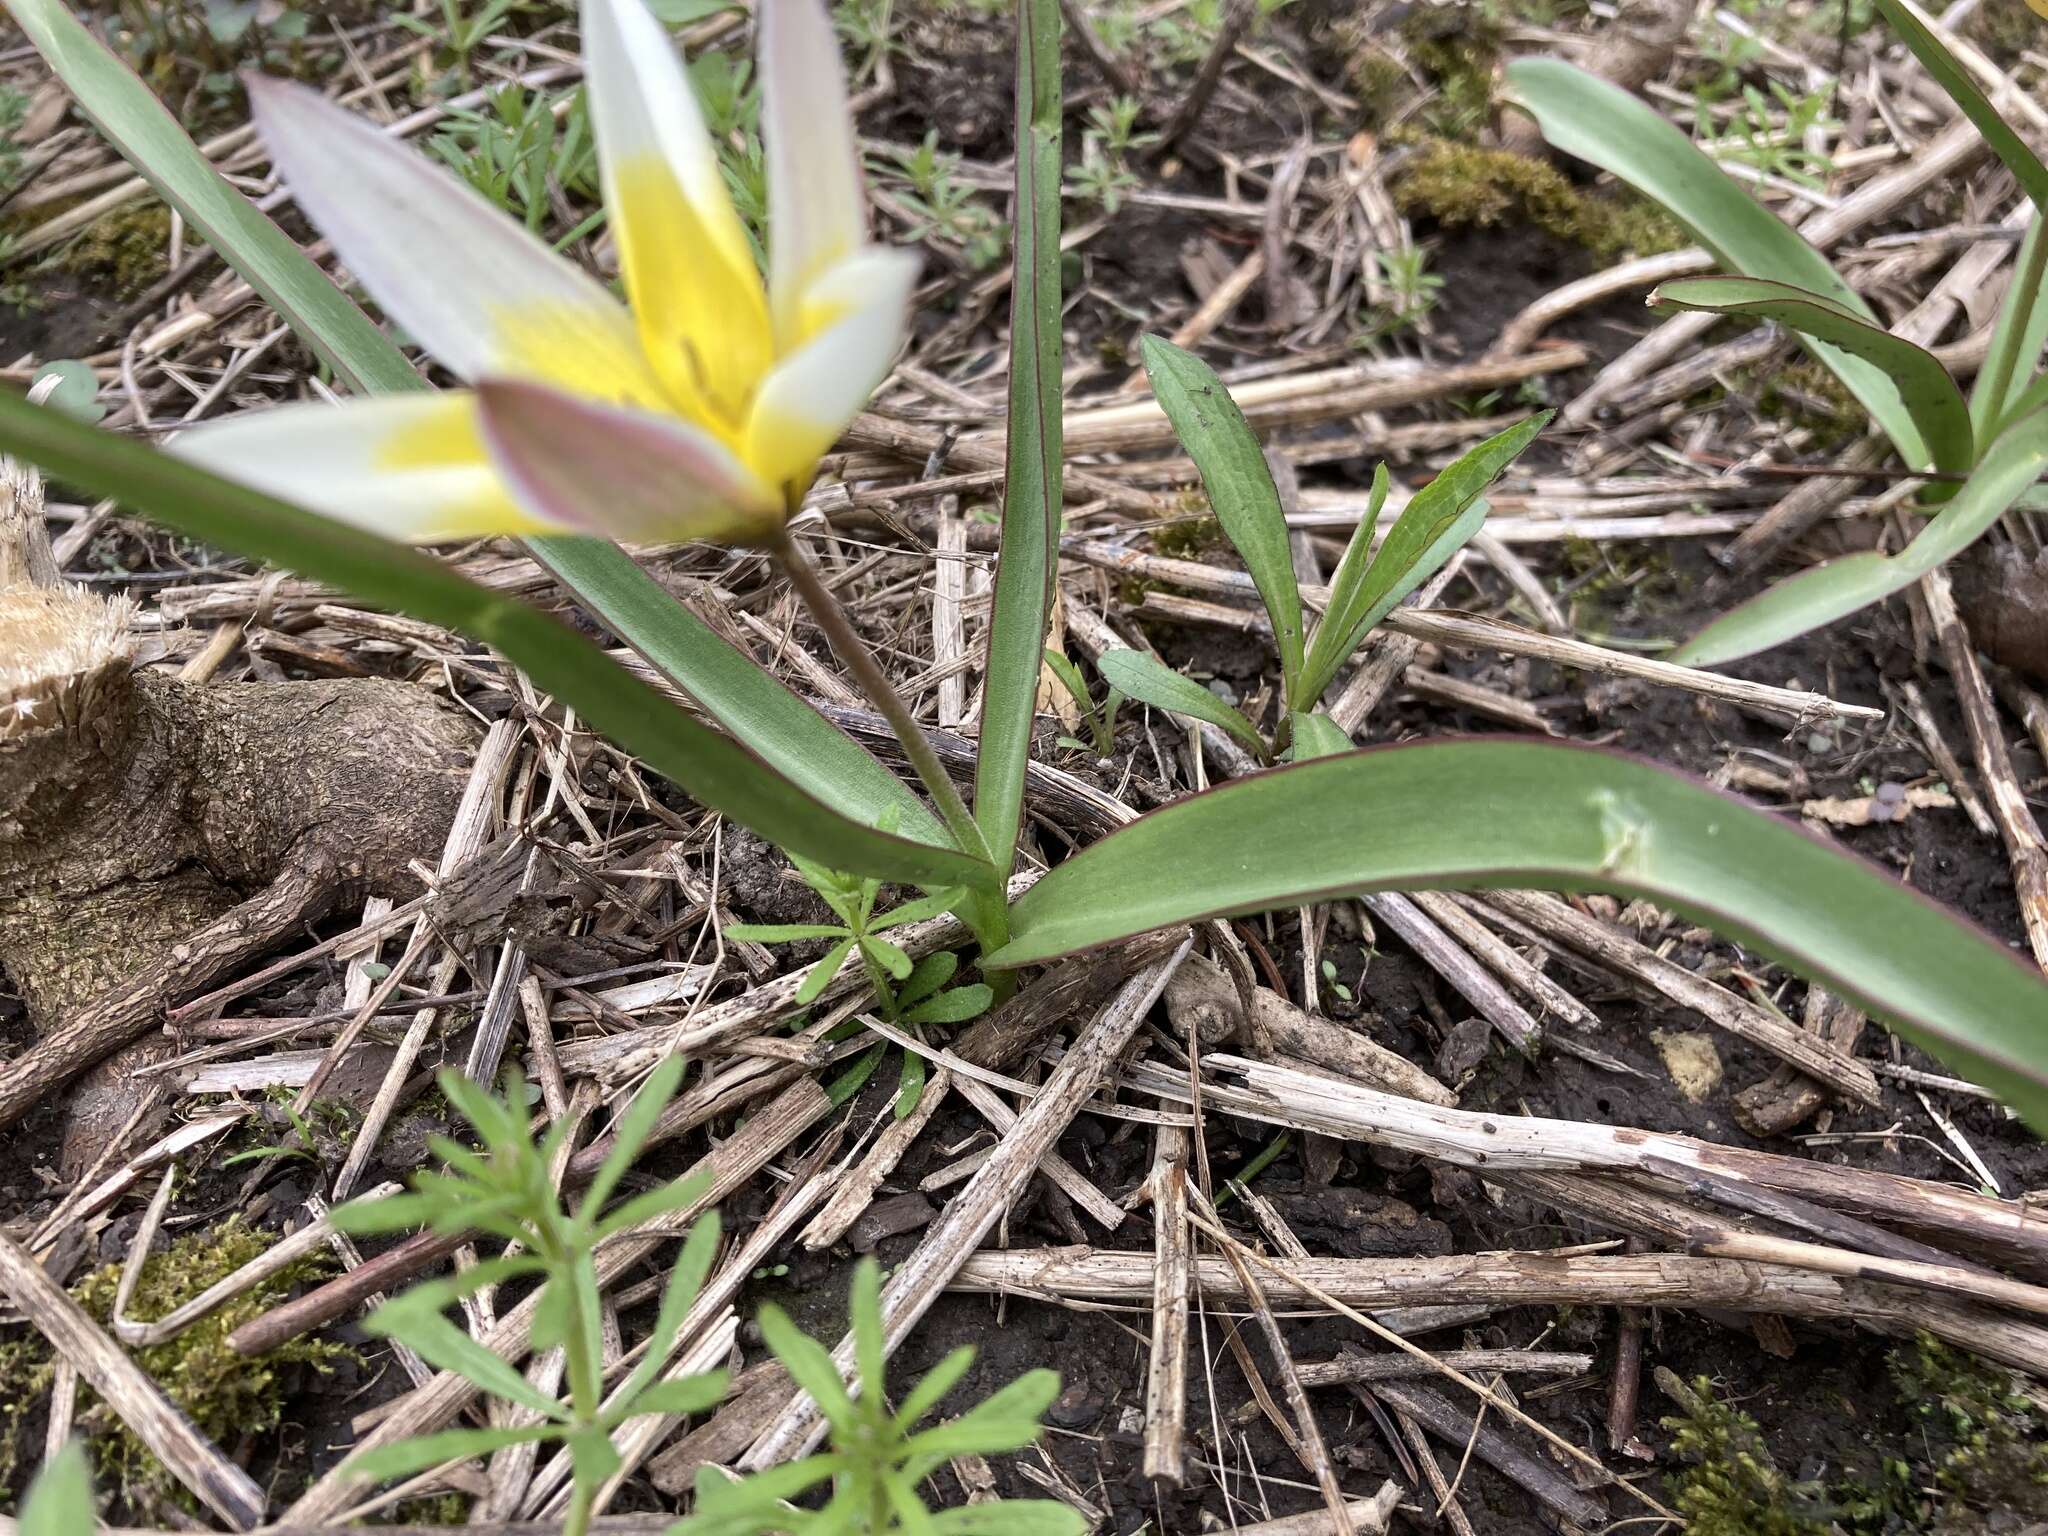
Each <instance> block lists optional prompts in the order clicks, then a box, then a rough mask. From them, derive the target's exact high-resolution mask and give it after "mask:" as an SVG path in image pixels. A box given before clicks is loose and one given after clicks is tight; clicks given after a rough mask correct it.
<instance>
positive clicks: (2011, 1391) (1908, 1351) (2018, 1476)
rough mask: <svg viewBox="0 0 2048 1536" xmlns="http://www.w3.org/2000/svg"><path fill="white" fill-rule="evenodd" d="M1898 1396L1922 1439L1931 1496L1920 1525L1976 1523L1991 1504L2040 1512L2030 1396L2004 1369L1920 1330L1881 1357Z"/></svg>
mask: <svg viewBox="0 0 2048 1536" xmlns="http://www.w3.org/2000/svg"><path fill="white" fill-rule="evenodd" d="M1886 1364H1887V1365H1888V1366H1889V1368H1890V1370H1891V1375H1892V1382H1893V1384H1894V1385H1895V1386H1896V1387H1897V1388H1898V1393H1899V1401H1900V1402H1901V1403H1902V1404H1904V1405H1905V1408H1906V1411H1907V1412H1908V1413H1910V1414H1911V1415H1912V1416H1913V1417H1914V1419H1915V1420H1917V1421H1918V1423H1919V1425H1920V1427H1921V1429H1922V1431H1923V1433H1924V1434H1925V1436H1926V1443H1927V1445H1928V1447H1929V1453H1930V1454H1929V1465H1930V1471H1931V1476H1929V1477H1924V1478H1923V1479H1921V1481H1922V1482H1923V1483H1931V1484H1932V1486H1933V1488H1934V1491H1935V1493H1936V1495H1937V1496H1938V1499H1939V1503H1938V1506H1937V1507H1936V1508H1934V1509H1933V1510H1932V1511H1930V1520H1929V1523H1928V1525H1927V1527H1926V1528H1927V1529H1929V1530H1931V1531H1937V1532H1951V1531H1953V1532H1961V1531H1971V1530H1979V1529H1982V1528H1983V1519H1984V1516H1985V1515H1987V1514H1989V1513H1992V1512H1994V1511H1997V1512H2001V1513H2005V1514H2010V1515H2012V1516H2014V1517H2016V1518H2017V1519H2018V1520H2020V1521H2026V1520H2039V1519H2041V1518H2043V1517H2044V1516H2048V1444H2044V1443H2043V1441H2042V1438H2041V1436H2042V1430H2043V1427H2044V1426H2043V1424H2042V1422H2041V1419H2040V1416H2039V1415H2038V1414H2037V1413H2036V1412H2035V1409H2034V1405H2033V1403H2032V1401H2031V1400H2030V1399H2029V1398H2028V1397H2027V1396H2026V1395H2025V1394H2023V1393H2021V1392H2020V1391H2018V1390H2017V1389H2016V1388H2015V1385H2014V1382H2013V1377H2012V1373H2011V1372H2010V1371H2002V1370H1999V1369H1998V1368H1996V1367H1995V1366H1990V1365H1987V1364H1985V1363H1984V1362H1983V1361H1982V1360H1979V1359H1978V1358H1977V1357H1976V1356H1974V1355H1968V1354H1964V1353H1963V1352H1961V1351H1960V1350H1954V1349H1950V1348H1948V1347H1947V1346H1946V1345H1944V1344H1942V1343H1940V1342H1939V1341H1938V1340H1936V1339H1934V1338H1932V1337H1930V1336H1929V1335H1927V1334H1925V1333H1923V1334H1921V1335H1920V1336H1919V1337H1918V1338H1917V1339H1916V1340H1915V1341H1914V1343H1913V1344H1912V1345H1910V1346H1908V1345H1903V1344H1902V1345H1900V1346H1898V1347H1897V1348H1895V1349H1894V1350H1892V1352H1891V1354H1890V1356H1889V1357H1888V1358H1887V1360H1886Z"/></svg>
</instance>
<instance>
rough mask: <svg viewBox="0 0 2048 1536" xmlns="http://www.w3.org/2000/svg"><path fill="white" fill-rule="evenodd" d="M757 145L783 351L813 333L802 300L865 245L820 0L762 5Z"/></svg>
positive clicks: (842, 86) (855, 157) (853, 152)
mask: <svg viewBox="0 0 2048 1536" xmlns="http://www.w3.org/2000/svg"><path fill="white" fill-rule="evenodd" d="M757 14H758V15H759V17H760V30H761V44H760V60H761V141H762V147H763V149H764V150H765V151H766V154H767V161H768V302H769V307H770V310H771V311H772V313H773V314H774V316H775V339H776V345H777V347H778V349H779V350H781V351H783V352H791V351H794V350H795V349H796V348H797V347H798V346H800V345H801V344H802V343H803V342H805V341H807V340H809V339H810V338H811V336H813V335H815V334H816V332H815V331H814V330H808V329H806V328H805V326H804V323H803V314H802V306H803V297H804V294H805V293H806V292H807V291H808V290H809V289H810V288H811V286H812V285H813V284H814V283H816V282H817V281H818V279H819V278H820V277H822V276H824V274H825V273H827V272H829V271H830V270H831V269H832V268H834V267H836V266H838V265H839V264H840V263H841V262H843V261H845V260H846V259H847V258H848V257H849V256H851V255H853V253H854V252H855V251H857V250H858V249H859V248H860V247H861V246H862V245H863V244H864V243H865V242H866V240H867V233H868V224H867V194H866V191H865V190H864V189H863V187H862V185H861V173H860V148H859V144H858V142H857V141H856V140H855V138H854V131H853V114H852V113H851V112H850V111H849V110H848V108H847V104H846V79H845V74H844V71H843V70H842V68H841V65H840V60H839V40H838V38H837V37H836V36H835V35H834V33H833V30H832V20H831V18H830V17H829V16H827V15H826V14H825V7H824V6H823V5H822V4H821V3H820V0H760V3H759V5H758V7H757Z"/></svg>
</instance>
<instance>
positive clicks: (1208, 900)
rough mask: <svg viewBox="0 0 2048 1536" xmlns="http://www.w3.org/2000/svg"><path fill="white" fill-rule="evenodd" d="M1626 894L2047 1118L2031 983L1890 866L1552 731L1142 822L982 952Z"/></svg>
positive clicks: (1077, 868)
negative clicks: (1338, 906) (1457, 903)
mask: <svg viewBox="0 0 2048 1536" xmlns="http://www.w3.org/2000/svg"><path fill="white" fill-rule="evenodd" d="M1532 887H1533V888H1539V889H1547V890H1568V891H1582V890H1600V891H1614V892H1618V893H1621V894H1624V895H1628V896H1640V897H1643V898H1645V899H1647V900H1649V901H1654V902H1656V903H1657V904H1658V905H1660V906H1665V907H1669V908H1671V909H1673V910H1675V911H1678V912H1681V913H1683V914H1685V915H1686V916H1687V917H1689V918H1691V919H1693V920H1694V921H1696V922H1699V923H1703V924H1705V925H1707V926H1708V927H1711V928H1713V929H1715V930H1716V931H1718V932H1720V933H1722V934H1724V935H1726V936H1727V937H1729V938H1731V939H1734V940H1735V941H1737V942H1738V943H1742V944H1745V945H1748V946H1750V947H1752V948H1754V949H1756V950H1758V951H1760V952H1761V953H1763V954H1765V955H1768V956H1770V957H1772V958H1773V959H1776V960H1778V961H1780V962H1781V963H1783V964H1785V965H1787V966H1789V967H1791V968H1792V969H1793V970H1795V971H1798V972H1799V973H1801V974H1802V975H1804V976H1807V977H1809V978H1811V979H1813V980H1816V981H1819V982H1821V983H1822V984H1824V985H1825V986H1827V987H1828V988H1829V990H1831V991H1834V992H1838V993H1839V994H1841V995H1842V996H1843V997H1846V998H1848V999H1850V1000H1851V1001H1853V1002H1854V1003H1855V1004H1856V1005H1857V1006H1858V1007H1859V1008H1862V1009H1864V1010H1866V1011H1867V1012H1869V1013H1870V1014H1871V1015H1873V1016H1874V1017H1877V1018H1880V1019H1883V1020H1885V1021H1886V1022H1888V1023H1890V1024H1892V1025H1893V1026H1895V1027H1896V1028H1897V1029H1898V1030H1899V1031H1900V1032H1901V1033H1902V1034H1904V1035H1906V1036H1907V1037H1908V1038H1910V1039H1911V1040H1913V1041H1914V1043H1916V1044H1918V1045H1920V1046H1922V1047H1924V1048H1925V1049H1927V1050H1929V1051H1932V1052H1933V1053H1934V1054H1935V1055H1937V1056H1939V1057H1940V1058H1941V1059H1942V1060H1943V1061H1945V1062H1946V1063H1947V1064H1948V1066H1949V1067H1950V1068H1952V1069H1953V1070H1955V1071H1956V1072H1958V1073H1961V1074H1962V1075H1964V1076H1966V1077H1968V1078H1969V1079H1970V1080H1971V1081H1973V1082H1978V1083H1982V1084H1984V1085H1985V1086H1986V1087H1988V1088H1991V1089H1992V1090H1993V1091H1995V1092H1997V1093H1998V1094H1999V1095H2000V1096H2001V1097H2002V1098H2004V1099H2005V1100H2006V1102H2007V1103H2009V1104H2011V1105H2012V1106H2013V1107H2014V1108H2015V1109H2017V1110H2019V1111H2020V1113H2021V1114H2023V1115H2024V1116H2026V1118H2027V1119H2028V1121H2029V1122H2030V1123H2031V1124H2032V1125H2034V1126H2035V1127H2036V1128H2037V1129H2048V982H2044V981H2043V979H2042V977H2041V976H2040V974H2039V973H2038V972H2036V971H2033V970H2031V969H2030V968H2029V967H2027V966H2025V965H2022V964H2021V963H2020V962H2019V961H2018V960H2017V959H2015V958H2014V956H2013V955H2012V953H2011V952H2010V951H2009V950H2008V949H2007V948H2006V947H2004V946H2003V945H2000V944H1998V943H1996V942H1994V941H1993V940H1992V939H1990V938H1989V937H1987V936H1986V935H1985V934H1983V933H1982V932H1980V931H1979V930H1978V929H1976V928H1974V927H1972V926H1971V925H1970V924H1968V923H1966V922H1964V921H1963V920H1961V919H1960V918H1958V917H1956V916H1954V915H1953V914H1952V913H1950V912H1948V911H1947V910H1945V909H1944V908H1942V907H1940V906H1937V905H1936V904H1935V903H1933V902H1931V901H1929V900H1927V899H1926V898H1924V897H1922V896H1920V895H1919V894H1917V893H1916V892H1914V891H1913V890H1912V889H1911V888H1910V887H1908V886H1905V885H1902V884H1901V883H1900V882H1898V881H1897V880H1895V879H1893V878H1892V877H1891V876H1890V875H1887V874H1883V873H1880V872H1879V871H1878V870H1876V869H1875V868H1874V867H1872V866H1871V865H1869V864H1866V863H1864V862H1863V861H1862V860H1861V859H1858V858H1856V857H1854V856H1852V855H1850V854H1847V853H1843V852H1841V851H1839V850H1837V849H1835V848H1832V847H1829V846H1827V845H1826V844H1823V843H1822V842H1820V841H1819V840H1818V839H1816V838H1813V837H1810V836H1808V835H1807V834H1806V833H1804V832H1802V831H1800V830H1799V829H1798V828H1796V827H1793V826H1790V825H1787V824H1786V823H1784V822H1782V821H1780V820H1778V819H1776V818H1775V817H1772V816H1768V815H1765V814H1764V813H1763V812H1761V811H1757V810H1754V809H1752V808H1750V807H1749V806H1746V805H1744V804H1742V803H1741V802H1740V801H1738V800H1736V799H1734V798H1732V797H1730V796H1727V795H1723V794H1720V793H1718V792H1717V791H1714V790H1712V789H1709V788H1707V787H1706V786H1705V785H1703V784H1700V783H1698V782H1697V781H1695V780H1693V779H1690V778H1687V777H1685V776H1683V775H1681V774H1677V773H1672V772H1670V771H1668V770H1665V769H1662V768H1658V767H1655V766H1653V765H1652V764H1649V763H1645V762H1642V761H1639V760H1637V759H1634V758H1630V757H1624V756H1621V755H1619V754H1615V753H1608V752H1602V751H1598V750H1595V749H1592V748H1587V747H1577V746H1568V745H1564V744H1559V743H1531V742H1495V741H1479V740H1463V741H1442V742H1429V743H1425V744H1422V745H1417V746H1403V747H1382V748H1377V749H1375V750H1371V751H1365V752H1354V753H1348V754H1346V755H1345V756H1343V757H1328V758H1320V759H1318V760H1317V761H1315V762H1311V763H1299V764H1296V765H1294V766H1292V767H1287V768H1280V769H1276V770H1275V771H1273V772H1271V773H1266V774H1261V775H1259V776H1258V777H1257V778H1253V779H1246V780H1243V781H1240V782H1238V783H1235V784H1230V785H1226V786H1224V787H1223V788H1221V789H1215V790H1211V791H1209V792H1208V793H1206V794H1201V795H1196V796H1194V797H1193V798H1191V799H1187V800H1183V801H1179V802H1177V803H1176V804H1174V805H1170V806H1167V807H1166V808H1165V809H1163V810H1158V811H1154V812H1152V813H1151V814H1149V815H1147V816H1142V817H1140V818H1139V819H1138V820H1137V821H1135V822H1132V823H1131V824H1130V825H1129V826H1127V827H1124V828H1122V829H1121V830H1119V831H1117V832H1115V833H1112V834H1111V835H1110V836H1109V837H1107V838H1104V839H1103V840H1102V841H1101V842H1099V843H1096V844H1095V845H1094V846H1092V847H1090V848H1087V849H1085V850H1083V851H1082V852H1081V853H1079V854H1077V855H1075V856H1074V857H1072V858H1070V859H1068V860H1067V861H1066V862H1065V863H1063V864H1060V865H1057V866H1055V867H1054V869H1053V870H1052V871H1050V872H1049V873H1048V874H1047V875H1046V876H1045V877H1044V878H1042V879H1041V880H1040V881H1039V882H1038V883H1037V884H1036V885H1034V886H1033V887H1032V888H1031V889H1030V890H1029V891H1027V892H1026V893H1025V894H1024V895H1023V896H1022V897H1021V898H1020V899H1019V900H1018V902H1017V903H1016V905H1015V907H1014V908H1013V916H1012V920H1013V926H1012V930H1011V931H1012V938H1011V942H1010V943H1009V944H1008V945H1007V946H1006V947H1005V948H1004V949H1002V950H1001V951H999V952H998V953H996V954H995V955H992V956H990V957H989V959H988V961H986V962H984V963H986V964H993V965H1004V966H1010V965H1024V964H1035V963H1038V962H1040V961H1044V960H1048V959H1051V958H1052V957H1054V956H1056V955H1061V954H1066V953H1069V952H1070V951H1073V950H1077V949H1084V948H1087V947H1089V946H1091V945H1096V944H1104V943H1109V942H1111V941H1113V940H1116V939H1121V938H1127V937H1129V936H1130V935H1132V934H1136V933H1143V932H1145V931H1147V930H1149V929H1153V928H1158V927H1163V926H1165V925H1167V924H1170V923H1181V922H1186V921H1189V920H1190V919H1193V918H1197V917H1211V916H1219V915H1223V914H1226V913H1243V912H1258V911H1265V910H1268V909H1271V908H1276V907H1292V906H1296V905H1299V904H1300V903H1303V902H1309V901H1321V900H1327V899H1332V898H1336V897H1339V896H1346V895H1354V894H1358V893H1361V892H1365V891H1373V890H1456V889H1467V890H1477V889H1488V888H1506V889H1516V888H1523V889H1526V888H1532Z"/></svg>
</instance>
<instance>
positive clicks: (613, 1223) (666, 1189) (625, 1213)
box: [592, 1169, 718, 1242]
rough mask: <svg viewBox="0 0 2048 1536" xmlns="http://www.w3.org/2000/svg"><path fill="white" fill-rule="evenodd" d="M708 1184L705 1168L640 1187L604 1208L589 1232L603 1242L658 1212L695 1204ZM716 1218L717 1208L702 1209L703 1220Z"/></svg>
mask: <svg viewBox="0 0 2048 1536" xmlns="http://www.w3.org/2000/svg"><path fill="white" fill-rule="evenodd" d="M711 1184H712V1177H711V1173H710V1171H709V1170H708V1169H707V1170H705V1171H704V1172H702V1173H696V1174H691V1175H688V1176H686V1177H684V1178H680V1179H671V1180H670V1181H669V1182H668V1183H666V1184H663V1185H660V1186H658V1187H656V1188H654V1189H646V1190H642V1191H641V1192H640V1193H639V1194H637V1195H634V1196H633V1197H632V1198H631V1199H629V1200H621V1201H620V1202H619V1203H618V1204H617V1205H615V1206H613V1207H612V1208H611V1209H610V1210H609V1211H607V1212H605V1216H604V1220H603V1221H600V1222H599V1223H598V1224H597V1226H596V1228H595V1229H594V1230H593V1232H592V1236H593V1237H595V1238H596V1239H597V1241H599V1242H603V1241H605V1239H607V1238H611V1237H616V1236H618V1234H619V1233H621V1232H624V1231H626V1230H628V1229H629V1228H632V1227H637V1226H639V1225H641V1224H642V1223H643V1222H649V1221H652V1220H654V1219H655V1218H656V1217H657V1216H666V1215H667V1214H668V1213H669V1212H670V1211H680V1210H683V1209H685V1208H686V1207H689V1206H692V1205H695V1204H696V1203H697V1202H698V1201H699V1200H702V1199H703V1198H704V1196H705V1193H706V1192H707V1191H708V1190H709V1189H710V1188H711ZM717 1219H718V1213H717V1212H716V1211H708V1212H706V1213H705V1220H707V1221H716V1220H717Z"/></svg>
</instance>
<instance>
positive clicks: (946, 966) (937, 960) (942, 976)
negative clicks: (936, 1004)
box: [896, 949, 960, 1008]
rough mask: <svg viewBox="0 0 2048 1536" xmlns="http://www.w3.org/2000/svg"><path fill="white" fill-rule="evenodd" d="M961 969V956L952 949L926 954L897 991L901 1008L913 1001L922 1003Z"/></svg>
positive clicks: (897, 999)
mask: <svg viewBox="0 0 2048 1536" xmlns="http://www.w3.org/2000/svg"><path fill="white" fill-rule="evenodd" d="M959 969H960V957H959V956H958V955H956V954H954V953H953V951H951V950H950V949H942V950H940V951H939V952H938V953H937V954H935V955H926V956H925V957H924V958H923V959H922V960H920V961H918V962H917V966H916V968H915V969H914V970H912V971H911V973H910V978H909V979H908V980H907V981H905V982H904V983H903V986H902V987H901V988H900V989H899V990H898V991H897V993H896V1004H897V1006H898V1007H899V1008H908V1007H909V1006H910V1005H911V1004H912V1003H921V1002H923V1001H924V1000H925V999H926V998H928V997H930V996H931V995H932V994H933V993H934V992H936V991H938V990H939V988H941V987H943V986H944V985H945V984H946V983H947V982H949V981H951V980H952V979H953V973H954V972H955V971H957V970H959Z"/></svg>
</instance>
